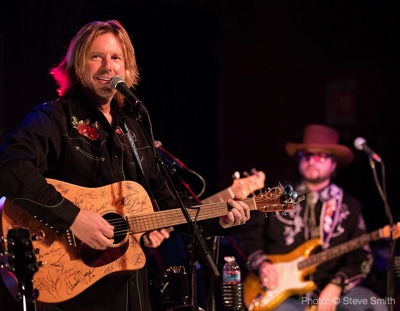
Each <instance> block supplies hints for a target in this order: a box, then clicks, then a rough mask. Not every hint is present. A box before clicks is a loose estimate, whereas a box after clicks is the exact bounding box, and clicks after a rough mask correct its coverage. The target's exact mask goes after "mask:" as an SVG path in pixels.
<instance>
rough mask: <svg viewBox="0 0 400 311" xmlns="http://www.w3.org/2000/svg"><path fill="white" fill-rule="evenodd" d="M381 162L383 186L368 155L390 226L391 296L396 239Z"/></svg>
mask: <svg viewBox="0 0 400 311" xmlns="http://www.w3.org/2000/svg"><path fill="white" fill-rule="evenodd" d="M379 163H380V164H381V169H382V184H383V186H382V187H381V185H380V183H379V179H378V176H377V173H376V167H375V161H374V159H373V158H372V157H369V165H370V166H371V169H372V173H373V176H374V180H375V184H376V186H377V188H378V192H379V194H380V196H381V198H382V201H383V205H384V208H385V212H386V216H387V218H388V220H389V226H390V242H389V258H388V270H387V274H386V275H387V280H386V282H387V284H386V286H387V289H386V293H387V297H393V294H394V286H393V283H394V282H393V256H394V251H395V246H396V240H395V239H394V238H393V216H392V213H391V211H390V207H389V203H388V200H387V194H386V181H385V164H384V162H383V160H381V162H379ZM393 307H394V304H392V303H390V304H389V310H390V311H393Z"/></svg>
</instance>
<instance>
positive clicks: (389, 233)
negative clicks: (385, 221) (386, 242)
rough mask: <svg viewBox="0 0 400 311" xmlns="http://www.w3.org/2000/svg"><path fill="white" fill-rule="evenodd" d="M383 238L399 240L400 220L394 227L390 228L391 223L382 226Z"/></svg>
mask: <svg viewBox="0 0 400 311" xmlns="http://www.w3.org/2000/svg"><path fill="white" fill-rule="evenodd" d="M381 236H382V237H383V238H390V237H391V238H392V239H393V240H397V239H398V238H399V237H400V222H398V223H396V224H394V225H393V227H392V229H390V226H389V225H386V226H385V227H383V228H382V234H381Z"/></svg>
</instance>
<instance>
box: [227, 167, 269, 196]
mask: <svg viewBox="0 0 400 311" xmlns="http://www.w3.org/2000/svg"><path fill="white" fill-rule="evenodd" d="M264 182H265V173H264V172H263V171H255V172H253V174H252V175H250V176H247V177H243V178H236V179H234V180H233V183H232V186H231V187H230V188H231V189H232V191H233V193H234V194H235V195H236V196H238V197H239V198H241V199H243V198H247V197H248V196H249V195H250V194H252V193H253V192H254V191H256V190H260V189H262V188H264V187H265V186H264Z"/></svg>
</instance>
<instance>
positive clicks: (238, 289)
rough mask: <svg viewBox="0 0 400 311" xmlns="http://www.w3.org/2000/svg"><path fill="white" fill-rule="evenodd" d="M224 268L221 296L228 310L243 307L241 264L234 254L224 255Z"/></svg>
mask: <svg viewBox="0 0 400 311" xmlns="http://www.w3.org/2000/svg"><path fill="white" fill-rule="evenodd" d="M224 260H225V264H224V266H223V268H222V285H221V296H222V302H223V306H224V308H225V309H226V310H241V309H242V308H243V284H242V283H241V272H240V266H239V264H238V263H237V262H236V259H235V257H234V256H226V257H224Z"/></svg>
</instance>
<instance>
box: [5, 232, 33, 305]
mask: <svg viewBox="0 0 400 311" xmlns="http://www.w3.org/2000/svg"><path fill="white" fill-rule="evenodd" d="M5 240H6V242H7V247H6V251H5V252H4V255H5V257H4V258H6V260H5V264H4V265H3V264H2V269H1V275H2V276H3V279H4V281H5V284H6V285H11V286H13V287H12V289H13V294H14V298H15V299H16V300H18V301H19V309H18V310H19V311H36V298H37V297H38V294H39V292H38V290H37V289H35V288H34V287H33V275H34V274H35V273H36V272H37V271H38V269H39V263H38V262H37V261H36V255H35V250H34V249H33V245H32V239H31V235H30V231H29V230H28V229H25V228H20V227H14V228H11V229H9V230H8V231H7V238H6V239H5ZM8 273H11V274H8ZM14 277H15V278H16V279H17V284H16V285H15V283H13V280H14ZM10 293H11V291H10Z"/></svg>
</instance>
